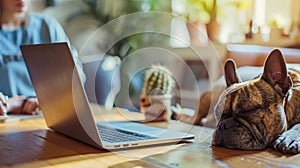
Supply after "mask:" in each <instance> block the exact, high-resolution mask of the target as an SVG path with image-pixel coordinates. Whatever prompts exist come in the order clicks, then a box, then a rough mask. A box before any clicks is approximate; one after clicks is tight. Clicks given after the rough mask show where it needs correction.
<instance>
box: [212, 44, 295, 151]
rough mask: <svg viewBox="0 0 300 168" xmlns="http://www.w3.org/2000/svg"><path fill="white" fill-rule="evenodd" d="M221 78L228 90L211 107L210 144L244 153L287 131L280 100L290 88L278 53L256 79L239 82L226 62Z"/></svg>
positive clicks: (265, 144) (229, 63)
mask: <svg viewBox="0 0 300 168" xmlns="http://www.w3.org/2000/svg"><path fill="white" fill-rule="evenodd" d="M225 79H226V83H227V86H228V88H227V89H226V90H225V91H224V92H223V94H222V95H221V96H220V98H219V101H218V103H217V105H216V106H215V116H216V118H217V120H219V122H218V124H217V127H216V130H215V132H214V135H213V142H212V143H213V145H221V146H224V147H229V148H237V149H244V150H259V149H263V148H265V147H267V146H268V145H271V143H272V142H273V141H274V140H275V138H277V137H278V136H279V135H280V134H281V133H282V132H283V131H285V130H286V128H287V123H286V116H285V113H284V103H283V102H284V101H283V99H284V97H285V95H286V94H287V92H288V90H289V89H290V87H291V85H292V84H291V80H290V78H289V76H287V70H286V66H285V61H284V59H283V57H282V54H281V52H280V51H279V50H274V51H273V52H271V53H270V55H269V56H268V58H267V60H266V62H265V66H264V72H263V74H262V76H261V77H260V78H257V79H254V80H251V81H248V82H243V83H241V81H240V80H239V77H238V75H237V74H236V69H235V63H234V62H233V61H232V60H230V61H227V62H226V64H225Z"/></svg>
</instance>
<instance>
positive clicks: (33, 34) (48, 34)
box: [0, 0, 85, 115]
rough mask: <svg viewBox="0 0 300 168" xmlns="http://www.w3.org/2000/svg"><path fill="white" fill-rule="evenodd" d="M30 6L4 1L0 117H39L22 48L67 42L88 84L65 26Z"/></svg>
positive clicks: (0, 8)
mask: <svg viewBox="0 0 300 168" xmlns="http://www.w3.org/2000/svg"><path fill="white" fill-rule="evenodd" d="M29 7H30V1H29V0H0V92H2V93H1V95H2V98H1V99H0V103H1V104H0V105H1V106H0V115H1V114H2V115H3V114H4V113H5V111H7V112H8V113H14V114H16V113H17V114H21V113H25V114H35V113H36V111H37V109H38V100H37V99H36V98H35V96H36V95H35V92H34V89H33V87H32V84H31V80H30V78H29V74H28V71H27V68H26V65H25V62H24V60H23V57H22V54H21V52H20V46H21V45H24V44H42V43H55V42H67V43H68V44H69V46H70V49H71V52H72V54H73V57H74V61H75V63H76V66H77V70H78V72H79V74H80V77H81V80H82V81H83V82H84V81H85V75H84V72H83V69H82V64H81V63H80V61H79V59H78V53H77V51H76V50H75V48H74V47H72V46H71V45H70V41H69V39H68V37H67V36H66V34H65V32H64V30H63V28H62V26H61V25H60V24H59V23H58V21H57V20H56V19H54V18H52V17H45V16H42V15H38V14H34V13H30V12H29V11H28V8H29ZM6 97H8V99H4V98H6Z"/></svg>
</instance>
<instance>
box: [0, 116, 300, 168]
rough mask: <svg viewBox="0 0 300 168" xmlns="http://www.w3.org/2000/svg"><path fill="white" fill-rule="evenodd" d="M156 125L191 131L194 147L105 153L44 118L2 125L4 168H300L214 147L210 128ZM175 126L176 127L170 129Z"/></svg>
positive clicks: (291, 158)
mask: <svg viewBox="0 0 300 168" xmlns="http://www.w3.org/2000/svg"><path fill="white" fill-rule="evenodd" d="M150 125H155V126H158V127H167V126H171V127H173V129H177V130H182V129H186V128H187V127H189V128H191V131H190V132H191V133H194V134H195V135H196V140H195V142H194V143H187V144H177V145H168V146H157V147H151V148H142V149H134V150H125V151H118V152H108V151H101V150H98V149H96V148H94V147H91V146H89V145H86V144H84V143H81V142H79V141H77V140H73V139H71V138H68V137H66V136H64V135H61V134H58V133H55V132H53V131H51V130H49V129H48V128H47V127H46V124H45V121H44V120H43V119H30V120H24V121H19V122H11V123H2V124H0V142H1V145H0V167H7V166H13V167H29V168H32V167H44V168H48V167H72V168H73V167H80V168H81V167H101V168H103V167H109V168H119V167H125V168H126V167H128V168H133V167H135V168H143V167H147V168H148V167H175V168H177V167H178V168H179V167H183V168H193V167H197V168H199V167H265V168H266V167H285V166H287V167H299V166H300V155H283V154H281V153H278V152H275V151H274V150H273V149H266V150H264V151H240V150H232V149H226V148H221V147H211V146H210V140H211V136H210V135H211V132H212V129H209V128H203V127H199V126H193V127H191V126H190V125H187V124H183V123H180V122H171V123H163V122H160V123H150ZM172 125H173V126H172Z"/></svg>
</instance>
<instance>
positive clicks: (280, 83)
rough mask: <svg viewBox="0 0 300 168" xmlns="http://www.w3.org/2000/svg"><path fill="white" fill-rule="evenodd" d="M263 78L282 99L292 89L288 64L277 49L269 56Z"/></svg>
mask: <svg viewBox="0 0 300 168" xmlns="http://www.w3.org/2000/svg"><path fill="white" fill-rule="evenodd" d="M261 78H262V79H263V80H265V81H266V82H268V83H269V84H270V85H272V86H273V87H274V89H275V90H276V91H277V92H278V93H279V94H280V95H281V96H282V97H284V96H285V94H286V93H287V92H288V90H289V89H290V88H291V87H292V80H291V78H290V76H288V74H287V69H286V63H285V60H284V58H283V55H282V53H281V52H280V50H278V49H275V50H273V51H272V52H271V53H270V54H269V55H268V57H267V59H266V61H265V64H264V72H263V75H262V77H261Z"/></svg>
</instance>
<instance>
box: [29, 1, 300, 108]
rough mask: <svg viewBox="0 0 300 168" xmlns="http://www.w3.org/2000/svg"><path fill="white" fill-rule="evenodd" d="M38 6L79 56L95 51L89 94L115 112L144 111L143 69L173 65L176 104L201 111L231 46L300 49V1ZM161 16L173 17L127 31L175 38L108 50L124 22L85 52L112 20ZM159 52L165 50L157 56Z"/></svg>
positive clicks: (89, 57) (86, 58) (138, 39)
mask: <svg viewBox="0 0 300 168" xmlns="http://www.w3.org/2000/svg"><path fill="white" fill-rule="evenodd" d="M31 3H32V6H31V11H33V12H36V13H40V14H43V15H50V16H54V17H56V18H57V20H58V21H59V22H60V23H61V24H62V25H63V27H64V29H65V31H66V33H67V35H68V36H69V38H70V40H71V43H72V44H73V46H74V47H75V48H77V50H78V51H82V50H85V51H89V54H85V53H84V52H83V53H81V55H80V59H81V61H82V62H83V64H84V70H85V72H86V74H87V77H88V78H87V82H86V86H85V87H86V90H87V94H88V96H89V98H90V101H92V102H95V103H98V104H104V105H105V106H106V107H108V108H109V107H112V106H120V107H128V108H130V109H134V108H136V109H137V110H138V106H139V96H140V92H141V88H142V83H143V77H144V76H143V72H144V69H143V68H141V66H140V65H141V64H142V65H143V66H144V67H146V66H149V65H151V64H153V63H160V64H163V65H166V66H167V67H169V69H170V70H171V72H172V73H173V74H174V76H175V78H176V82H177V85H176V88H177V89H176V90H175V91H174V97H175V99H174V100H173V101H175V103H178V102H179V103H180V104H181V105H182V106H184V107H188V108H193V109H196V108H198V107H197V105H198V101H199V97H200V96H199V95H201V93H202V92H203V91H204V90H205V88H207V87H209V86H210V84H211V83H213V82H214V81H216V79H217V78H218V77H219V76H220V74H221V73H222V72H221V71H222V65H221V64H222V63H223V60H224V58H226V54H227V51H228V45H230V44H242V45H258V46H270V47H284V48H299V47H300V43H299V42H300V34H299V28H300V23H299V16H300V9H299V8H300V1H299V0H122V1H120V0H31ZM153 11H159V12H165V13H167V14H168V15H166V17H158V18H153V19H152V20H150V21H149V20H147V19H145V20H142V19H141V20H135V21H130V23H131V24H130V25H129V27H126V28H127V29H135V28H138V29H145V30H146V29H149V28H158V29H159V30H163V31H164V32H167V34H169V35H168V36H166V35H163V34H157V33H147V32H143V33H136V34H132V35H130V36H127V37H125V38H123V39H121V40H118V41H117V42H116V43H114V45H113V46H107V45H108V44H110V40H111V39H113V38H114V37H115V35H120V34H122V33H124V32H123V29H124V24H119V25H116V26H114V27H112V28H110V30H105V31H104V32H103V31H102V32H101V33H99V34H97V37H96V38H93V40H95V39H96V41H97V42H96V43H93V42H92V43H90V44H91V45H85V47H84V49H83V46H84V44H85V43H86V41H88V40H92V39H91V38H90V36H91V35H92V34H93V33H94V32H95V31H96V30H97V29H99V28H100V27H101V26H103V25H105V24H107V23H109V22H110V21H112V20H114V19H116V18H119V17H121V16H125V15H127V14H132V13H135V12H153ZM162 16H164V15H162ZM125 25H126V24H125ZM127 26H128V24H127ZM94 36H95V34H94ZM172 36H176V37H179V40H178V39H176V38H172ZM212 46H213V47H212ZM150 47H152V48H150ZM107 48H108V49H107ZM157 48H160V49H165V50H163V51H162V50H159V51H156V49H157ZM154 51H156V52H154ZM99 55H105V57H101V56H99ZM155 55H158V57H155ZM174 55H176V56H174ZM199 55H200V56H199Z"/></svg>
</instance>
